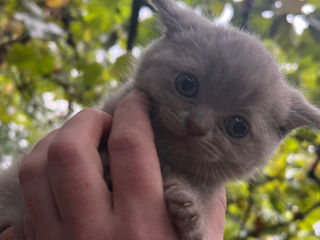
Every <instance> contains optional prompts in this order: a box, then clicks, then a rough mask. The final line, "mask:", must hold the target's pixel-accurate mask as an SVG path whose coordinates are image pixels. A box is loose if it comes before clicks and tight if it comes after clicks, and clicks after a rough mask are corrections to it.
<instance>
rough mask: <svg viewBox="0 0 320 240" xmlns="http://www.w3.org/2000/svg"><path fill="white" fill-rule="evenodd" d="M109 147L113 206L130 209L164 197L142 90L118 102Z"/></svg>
mask: <svg viewBox="0 0 320 240" xmlns="http://www.w3.org/2000/svg"><path fill="white" fill-rule="evenodd" d="M108 149H109V156H110V170H111V178H112V183H113V189H114V199H115V200H114V204H115V205H116V204H118V205H120V206H121V207H123V206H124V205H126V204H127V205H128V206H129V208H133V205H134V204H135V203H136V204H148V203H158V202H159V200H162V199H163V190H162V178H161V173H160V166H159V160H158V157H157V151H156V148H155V145H154V136H153V131H152V128H151V124H150V120H149V114H148V100H147V99H146V98H145V95H143V94H142V93H137V92H135V93H131V94H129V95H128V96H127V97H125V98H124V99H123V100H122V101H121V102H120V103H119V104H118V106H117V108H116V111H115V115H114V120H113V126H112V130H111V133H110V138H109V143H108ZM140 207H141V206H140ZM145 207H147V206H146V205H145Z"/></svg>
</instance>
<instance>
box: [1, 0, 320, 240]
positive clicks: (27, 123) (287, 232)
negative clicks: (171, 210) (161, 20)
mask: <svg viewBox="0 0 320 240" xmlns="http://www.w3.org/2000/svg"><path fill="white" fill-rule="evenodd" d="M180 4H181V5H183V4H188V5H190V6H191V7H193V8H195V9H196V11H198V12H204V13H205V14H206V15H209V16H213V17H219V20H220V21H222V22H228V21H231V22H232V24H234V25H237V26H240V27H243V28H248V27H249V26H250V29H251V31H252V32H255V33H257V34H258V35H260V36H261V38H262V40H263V41H264V42H265V44H266V46H267V47H268V48H269V49H270V50H271V51H272V52H273V53H274V55H275V56H276V57H277V59H278V60H279V62H280V63H281V66H282V68H283V70H284V72H285V73H286V75H287V78H288V81H289V82H290V83H291V84H293V85H295V86H297V87H299V88H300V89H302V90H303V91H304V93H305V95H306V96H307V98H308V99H309V100H311V101H312V102H314V103H315V104H318V106H319V107H320V45H319V44H320V1H319V0H279V1H275V0H255V1H254V0H242V1H241V0H233V1H231V0H229V1H227V0H185V1H181V2H180ZM139 9H140V12H139V11H138V10H139ZM137 20H138V21H137ZM137 25H138V29H137V28H136V27H137ZM136 29H137V30H138V31H137V34H136ZM158 36H159V25H158V24H157V23H156V21H155V19H154V18H153V17H152V10H151V8H150V6H149V4H147V3H146V2H144V1H142V0H135V1H132V0H72V1H71V0H33V1H29V0H0V143H1V145H0V166H2V167H6V166H7V165H8V163H10V161H13V159H14V158H15V157H16V155H17V154H18V153H20V152H21V151H23V150H24V149H26V148H27V147H28V146H31V145H32V144H33V143H34V142H35V141H36V140H38V139H39V138H40V137H41V136H43V135H45V134H46V133H47V132H48V131H49V130H50V129H53V128H55V127H57V126H59V125H60V124H61V123H62V122H63V121H65V119H67V118H68V117H70V116H71V115H72V114H74V113H75V112H77V111H79V109H81V108H84V107H87V106H96V105H97V104H98V103H99V101H100V99H101V97H103V96H105V95H106V93H108V92H109V91H112V90H113V89H114V88H115V87H116V86H117V85H118V84H119V83H120V82H122V81H124V80H125V77H124V76H125V73H126V72H127V71H128V69H129V66H130V63H131V62H132V61H133V60H134V59H136V58H138V56H139V54H140V52H141V49H143V48H144V47H145V46H146V45H147V44H148V43H149V42H150V41H151V40H152V39H154V38H156V37H158ZM319 145H320V136H319V135H317V134H316V133H314V132H312V131H311V130H307V129H301V130H299V131H296V132H295V133H294V134H292V135H291V137H290V138H288V139H286V140H285V141H284V142H283V143H282V144H281V146H280V147H279V150H278V151H277V153H276V154H275V156H274V158H273V160H272V161H271V163H270V164H269V166H268V167H267V168H266V169H265V170H264V171H263V172H261V173H260V174H259V175H258V176H257V178H256V179H255V180H254V181H251V182H238V183H233V184H230V185H229V186H228V209H227V222H226V231H225V239H268V240H271V239H277V240H281V239H310V240H311V239H318V238H319V237H320V163H319V160H318V159H319V155H320V154H319V153H320V147H319Z"/></svg>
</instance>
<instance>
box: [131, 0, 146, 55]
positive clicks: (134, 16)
mask: <svg viewBox="0 0 320 240" xmlns="http://www.w3.org/2000/svg"><path fill="white" fill-rule="evenodd" d="M143 2H144V1H143V0H133V2H132V12H131V19H130V28H129V35H128V41H127V50H128V51H131V50H132V48H133V43H134V39H135V37H136V35H137V30H138V24H139V21H138V20H139V11H140V8H141V7H142V5H143Z"/></svg>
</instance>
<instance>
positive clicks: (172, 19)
mask: <svg viewBox="0 0 320 240" xmlns="http://www.w3.org/2000/svg"><path fill="white" fill-rule="evenodd" d="M152 3H153V5H154V6H155V7H156V11H157V15H158V18H159V19H160V21H161V22H162V23H163V24H164V25H165V27H166V29H167V34H168V33H172V32H178V31H180V30H182V29H185V28H192V27H196V23H197V22H199V21H200V22H201V21H208V20H207V19H206V18H204V17H201V16H199V15H197V14H196V13H194V12H193V11H192V10H191V9H188V8H181V7H179V6H178V5H177V4H176V3H175V2H174V1H173V0H152Z"/></svg>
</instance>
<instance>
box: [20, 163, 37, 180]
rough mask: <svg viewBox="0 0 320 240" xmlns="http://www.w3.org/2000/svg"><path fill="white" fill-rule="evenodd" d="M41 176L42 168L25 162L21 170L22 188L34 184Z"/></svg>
mask: <svg viewBox="0 0 320 240" xmlns="http://www.w3.org/2000/svg"><path fill="white" fill-rule="evenodd" d="M40 174H41V167H40V166H39V165H38V164H33V163H32V162H29V161H24V162H23V164H22V165H21V167H20V169H19V182H20V184H21V185H22V186H25V185H27V184H29V183H33V182H34V181H36V180H37V178H38V176H39V175H40Z"/></svg>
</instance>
